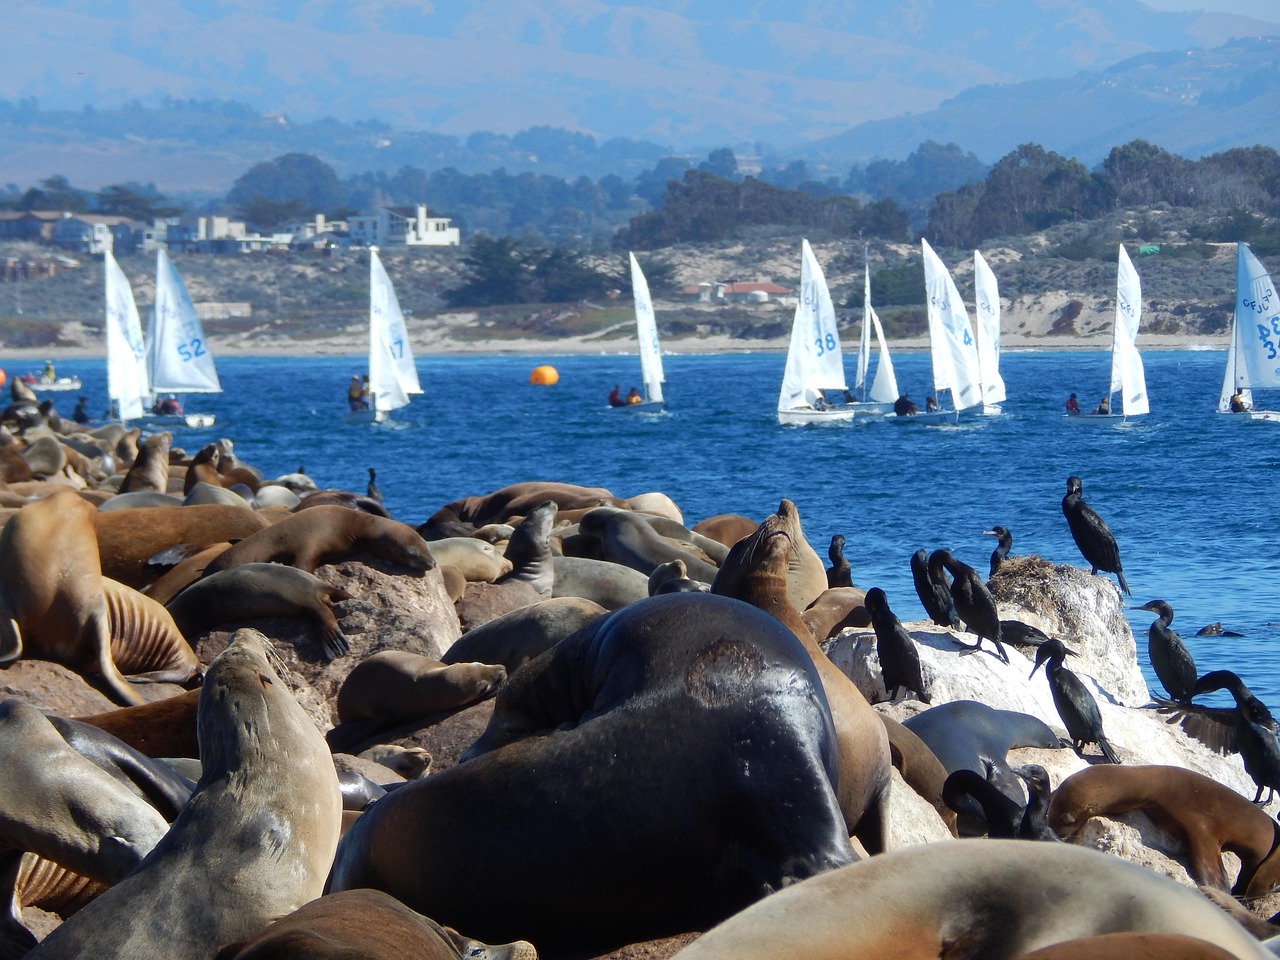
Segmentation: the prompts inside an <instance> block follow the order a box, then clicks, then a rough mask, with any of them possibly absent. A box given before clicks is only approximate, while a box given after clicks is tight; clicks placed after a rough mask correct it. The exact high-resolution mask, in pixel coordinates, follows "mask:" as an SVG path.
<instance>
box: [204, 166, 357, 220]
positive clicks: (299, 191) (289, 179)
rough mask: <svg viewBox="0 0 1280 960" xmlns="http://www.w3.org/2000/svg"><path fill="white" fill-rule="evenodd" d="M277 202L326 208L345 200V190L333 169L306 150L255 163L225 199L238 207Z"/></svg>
mask: <svg viewBox="0 0 1280 960" xmlns="http://www.w3.org/2000/svg"><path fill="white" fill-rule="evenodd" d="M258 199H262V200H269V201H274V202H276V203H285V202H289V201H296V202H298V203H300V204H301V205H302V208H303V209H304V210H305V211H308V212H310V211H315V210H319V211H325V210H332V209H333V208H335V207H339V206H343V205H345V204H346V202H347V194H346V190H345V189H344V188H343V186H342V184H341V183H340V182H339V181H338V175H337V174H336V173H334V172H333V168H332V167H331V166H329V165H328V164H327V163H325V162H324V161H323V160H321V159H320V158H318V157H313V156H312V155H311V154H309V153H286V154H285V155H284V156H280V157H276V158H275V159H274V160H267V161H265V162H263V163H258V164H254V166H252V167H250V168H249V170H248V171H247V172H246V173H244V174H243V175H241V177H240V178H239V179H238V180H236V182H235V183H234V184H232V186H231V191H230V193H228V194H227V202H228V203H230V204H231V205H232V206H235V207H241V206H243V204H246V203H249V202H251V201H254V200H258Z"/></svg>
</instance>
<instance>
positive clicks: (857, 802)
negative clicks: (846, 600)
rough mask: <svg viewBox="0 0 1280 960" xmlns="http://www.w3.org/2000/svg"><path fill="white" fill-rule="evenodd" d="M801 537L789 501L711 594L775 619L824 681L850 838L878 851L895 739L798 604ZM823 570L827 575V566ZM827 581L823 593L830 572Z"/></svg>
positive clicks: (743, 545)
mask: <svg viewBox="0 0 1280 960" xmlns="http://www.w3.org/2000/svg"><path fill="white" fill-rule="evenodd" d="M800 537H801V533H800V528H799V517H798V516H797V514H796V510H795V505H794V504H793V503H791V501H790V500H783V501H782V504H781V506H780V507H779V508H778V512H777V513H774V514H770V515H769V516H767V517H765V518H764V521H763V522H762V523H761V524H760V525H759V527H757V529H756V532H755V533H753V534H752V535H751V536H749V537H745V538H743V539H742V540H739V541H738V542H737V543H736V544H734V546H733V547H732V549H730V551H729V555H728V557H726V558H725V562H724V564H723V565H722V566H721V567H720V572H719V573H718V574H717V575H716V579H715V582H714V583H712V585H711V592H712V593H714V594H721V595H723V596H730V597H736V598H737V599H739V600H744V601H746V602H747V603H749V604H751V605H752V606H754V607H758V608H759V609H761V610H764V611H765V612H766V613H769V614H772V615H773V616H774V617H775V618H777V619H778V620H779V621H780V622H781V623H783V624H784V625H785V626H787V627H788V628H789V629H790V630H791V631H792V632H793V633H794V634H795V635H796V637H797V638H799V640H800V642H801V643H802V644H804V648H805V649H806V650H807V651H808V652H809V656H810V658H811V659H812V660H813V663H814V666H815V667H816V668H817V670H818V675H819V676H820V677H821V678H822V686H823V689H824V690H825V691H826V696H827V702H828V703H829V704H830V705H831V718H832V720H833V721H834V722H835V729H836V741H837V743H838V744H839V748H840V780H839V785H838V789H837V791H836V792H837V794H838V796H839V797H840V809H841V810H842V811H843V812H844V815H845V820H846V822H847V823H848V826H849V832H850V833H851V834H854V835H856V836H857V837H858V839H859V840H861V841H862V843H863V846H864V847H866V849H867V850H868V851H870V852H871V853H879V852H880V851H881V850H883V849H884V844H885V842H886V840H887V838H888V817H889V784H890V782H891V780H890V773H889V768H890V766H891V762H890V756H889V738H888V735H887V734H886V732H885V728H884V724H883V723H881V722H880V718H879V716H878V715H877V714H876V712H875V710H873V709H872V708H871V704H869V703H868V702H867V698H866V697H864V696H863V695H862V693H861V691H859V690H858V688H857V686H855V685H854V683H853V681H852V680H850V679H849V678H848V677H847V676H846V675H845V674H844V673H842V672H841V671H840V669H839V668H838V667H837V666H836V665H835V664H834V663H832V662H831V659H830V658H829V657H828V656H827V655H826V654H825V653H824V652H823V651H822V648H821V647H819V646H818V644H817V642H816V641H815V640H814V637H813V634H812V633H810V632H809V628H808V627H807V626H806V625H805V623H804V621H803V620H802V619H801V618H800V614H799V613H798V612H797V610H796V608H795V606H794V605H793V603H792V600H791V592H790V591H789V589H788V572H789V569H790V566H791V555H792V552H793V550H794V545H795V543H796V540H797V539H798V538H800ZM810 552H812V550H810ZM819 569H820V570H821V569H822V566H821V563H819ZM822 583H823V584H824V588H825V584H826V573H825V571H823V576H822Z"/></svg>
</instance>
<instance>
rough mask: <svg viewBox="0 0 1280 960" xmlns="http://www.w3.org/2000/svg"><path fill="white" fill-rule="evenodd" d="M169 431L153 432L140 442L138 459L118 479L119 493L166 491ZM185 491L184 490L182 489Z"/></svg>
mask: <svg viewBox="0 0 1280 960" xmlns="http://www.w3.org/2000/svg"><path fill="white" fill-rule="evenodd" d="M172 441H173V434H171V433H164V432H161V433H153V434H152V435H151V436H149V437H147V439H146V440H144V441H143V442H142V446H141V447H140V448H139V449H138V459H136V460H134V461H133V466H131V467H130V468H129V472H128V473H126V474H125V475H124V479H123V480H122V481H120V489H119V491H118V492H119V493H166V492H168V489H169V444H170V443H171V442H172ZM183 492H184V493H185V492H186V491H185V490H184V491H183Z"/></svg>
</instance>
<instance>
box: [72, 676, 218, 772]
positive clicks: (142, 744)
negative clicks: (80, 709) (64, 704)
mask: <svg viewBox="0 0 1280 960" xmlns="http://www.w3.org/2000/svg"><path fill="white" fill-rule="evenodd" d="M199 701H200V691H199V690H189V691H187V692H186V693H180V694H178V695H177V696H176V697H168V698H166V699H164V700H156V701H153V702H152V703H143V704H139V705H138V706H135V707H124V708H122V709H120V710H110V711H108V712H106V713H96V714H92V715H90V716H83V717H76V719H77V720H79V721H81V722H82V723H88V724H92V725H93V726H95V727H97V728H99V729H100V730H105V731H106V732H107V733H109V734H111V735H112V736H113V737H115V738H116V739H118V740H120V741H122V742H123V743H126V744H128V745H129V746H131V747H133V749H135V750H137V751H138V752H139V753H142V754H145V755H146V756H148V757H198V756H199V755H200V748H199V745H198V744H197V743H196V709H197V705H198V704H199Z"/></svg>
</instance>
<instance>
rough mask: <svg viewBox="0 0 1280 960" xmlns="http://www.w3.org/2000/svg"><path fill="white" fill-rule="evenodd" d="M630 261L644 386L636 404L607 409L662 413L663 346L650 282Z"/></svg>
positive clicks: (632, 293)
mask: <svg viewBox="0 0 1280 960" xmlns="http://www.w3.org/2000/svg"><path fill="white" fill-rule="evenodd" d="M628 256H629V257H630V258H631V297H632V299H633V300H634V301H635V310H636V342H637V344H638V345H639V348H640V380H641V382H643V383H644V396H643V397H642V399H641V400H640V402H639V403H626V402H620V403H614V402H612V399H611V400H610V403H609V409H610V410H628V411H630V412H632V413H661V412H662V410H663V407H664V406H665V401H664V400H663V398H662V384H663V383H664V382H666V381H665V378H664V376H663V372H662V345H661V344H660V343H659V342H658V319H657V317H656V315H655V314H654V312H653V298H652V297H650V296H649V281H647V280H646V279H645V277H644V272H643V271H642V270H641V269H640V264H639V263H638V262H637V261H636V255H635V254H634V253H629V254H628Z"/></svg>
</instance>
